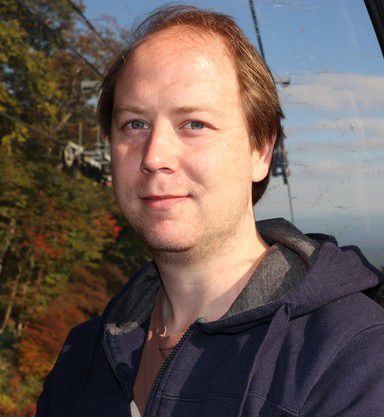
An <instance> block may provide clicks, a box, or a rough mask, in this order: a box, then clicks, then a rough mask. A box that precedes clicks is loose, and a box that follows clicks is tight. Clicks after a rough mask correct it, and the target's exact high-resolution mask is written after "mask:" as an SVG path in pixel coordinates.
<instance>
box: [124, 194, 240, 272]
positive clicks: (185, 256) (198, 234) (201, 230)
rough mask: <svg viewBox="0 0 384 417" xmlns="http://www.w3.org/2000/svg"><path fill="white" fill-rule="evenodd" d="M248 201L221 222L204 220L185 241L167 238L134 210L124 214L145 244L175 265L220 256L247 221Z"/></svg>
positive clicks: (161, 259)
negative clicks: (159, 233)
mask: <svg viewBox="0 0 384 417" xmlns="http://www.w3.org/2000/svg"><path fill="white" fill-rule="evenodd" d="M246 205H247V204H246V202H245V201H244V202H242V203H239V205H238V206H237V210H236V213H230V212H228V213H225V214H224V215H222V216H220V217H221V221H219V223H218V224H216V225H215V224H210V223H209V222H207V220H206V219H201V221H200V222H199V224H198V227H197V230H195V233H189V232H188V233H186V235H188V239H186V240H182V241H170V240H164V239H162V237H161V236H159V235H158V234H157V233H156V231H155V230H154V229H151V228H150V227H148V225H146V224H145V223H144V221H143V218H142V217H140V216H139V215H137V214H134V213H126V214H125V217H126V218H127V220H128V222H129V223H130V224H131V226H132V227H133V229H134V230H135V231H136V233H137V234H138V235H139V236H140V237H141V238H142V239H143V241H144V243H145V245H146V247H147V248H148V250H149V251H150V253H151V254H152V256H153V258H154V259H155V260H158V261H160V262H163V263H167V264H172V265H183V266H188V265H193V264H196V263H201V262H204V261H206V260H208V259H209V258H212V257H215V258H217V256H220V254H221V253H222V252H223V248H224V247H225V246H226V245H228V243H229V241H231V240H232V239H234V238H235V236H236V233H237V230H238V227H239V226H240V224H241V222H242V221H243V220H244V216H245V212H246Z"/></svg>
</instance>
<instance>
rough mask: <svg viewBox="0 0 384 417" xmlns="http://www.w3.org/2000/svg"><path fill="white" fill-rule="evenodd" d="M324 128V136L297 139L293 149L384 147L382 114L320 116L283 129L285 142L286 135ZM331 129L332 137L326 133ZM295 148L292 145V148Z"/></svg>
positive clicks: (317, 130)
mask: <svg viewBox="0 0 384 417" xmlns="http://www.w3.org/2000/svg"><path fill="white" fill-rule="evenodd" d="M323 131H325V132H326V133H325V135H324V140H322V139H317V140H316V141H315V140H306V141H305V142H302V141H301V142H300V144H299V145H298V146H297V148H296V150H311V151H314V150H329V151H331V150H349V151H352V152H354V151H358V150H366V151H367V150H371V149H373V148H375V149H378V150H380V149H381V150H383V151H384V116H383V118H375V117H346V118H334V119H323V120H319V121H318V122H315V123H313V124H311V125H306V126H294V127H288V128H287V129H286V134H287V138H288V141H287V146H288V148H289V138H290V137H295V136H296V137H297V136H298V134H303V133H305V134H306V135H307V136H308V137H310V136H311V135H309V133H311V134H313V133H316V136H318V133H321V132H323ZM328 131H334V132H335V133H334V138H333V139H332V135H330V133H328ZM293 150H295V149H293Z"/></svg>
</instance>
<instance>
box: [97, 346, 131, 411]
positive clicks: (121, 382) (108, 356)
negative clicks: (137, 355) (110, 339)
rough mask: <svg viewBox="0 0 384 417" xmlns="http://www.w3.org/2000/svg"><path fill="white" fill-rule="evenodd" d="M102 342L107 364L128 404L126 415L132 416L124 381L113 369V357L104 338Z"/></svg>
mask: <svg viewBox="0 0 384 417" xmlns="http://www.w3.org/2000/svg"><path fill="white" fill-rule="evenodd" d="M102 343H103V348H104V353H105V355H106V356H107V359H108V362H109V364H110V365H111V369H112V372H113V374H114V375H115V377H116V379H117V380H118V381H119V384H120V387H121V390H122V391H123V395H124V397H125V401H126V402H127V405H128V417H132V413H131V404H130V401H129V395H128V391H127V390H126V388H125V385H124V381H123V380H122V379H121V378H120V375H119V374H118V373H117V372H116V371H115V367H114V366H112V364H113V363H114V361H113V359H112V357H111V355H110V353H109V350H108V348H107V347H106V346H105V343H104V340H103V342H102Z"/></svg>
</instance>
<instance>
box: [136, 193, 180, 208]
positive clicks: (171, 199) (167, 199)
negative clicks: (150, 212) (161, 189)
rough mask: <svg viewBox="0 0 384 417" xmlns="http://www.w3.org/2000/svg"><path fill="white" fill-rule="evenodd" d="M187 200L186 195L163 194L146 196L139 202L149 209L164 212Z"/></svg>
mask: <svg viewBox="0 0 384 417" xmlns="http://www.w3.org/2000/svg"><path fill="white" fill-rule="evenodd" d="M187 198H188V196H187V195H171V194H164V195H148V196H145V197H141V200H142V201H143V203H144V204H145V206H147V207H150V208H152V209H160V210H166V209H169V208H170V207H172V206H174V205H176V204H178V203H180V202H182V201H184V200H186V199H187Z"/></svg>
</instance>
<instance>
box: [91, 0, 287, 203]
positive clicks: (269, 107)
mask: <svg viewBox="0 0 384 417" xmlns="http://www.w3.org/2000/svg"><path fill="white" fill-rule="evenodd" d="M174 26H185V27H189V28H192V29H198V30H199V31H200V32H202V33H204V32H205V33H208V34H211V35H216V36H219V37H220V38H221V40H222V41H223V42H224V45H225V47H226V48H227V51H228V55H229V57H230V58H231V60H232V63H233V65H234V68H235V71H236V74H237V80H238V83H239V90H240V97H241V104H242V107H243V112H244V116H245V119H246V121H247V124H248V132H249V138H250V145H251V148H252V149H257V150H260V149H262V148H263V147H264V146H265V145H266V144H267V143H272V142H273V140H274V138H275V136H277V138H278V140H279V139H282V137H283V130H282V126H281V120H282V119H283V118H284V115H283V112H282V109H281V106H280V102H279V98H278V95H277V90H276V86H275V83H274V80H273V77H272V74H271V72H270V71H269V69H268V67H267V66H266V64H265V63H264V61H263V60H262V58H261V57H260V55H259V54H258V52H257V51H256V49H255V48H254V47H253V46H252V44H251V43H250V42H249V40H248V39H247V38H246V36H245V35H244V33H243V32H242V31H241V29H240V28H239V27H238V26H237V24H236V23H235V21H234V20H233V18H232V17H230V16H227V15H224V14H221V13H216V12H212V11H208V10H202V9H199V8H197V7H194V6H185V5H169V6H162V7H160V8H158V9H156V10H155V11H153V12H152V13H151V14H150V15H149V16H147V17H146V18H145V19H144V20H143V21H142V22H141V23H140V24H139V25H137V26H136V27H135V28H134V29H133V30H132V31H131V32H130V35H129V39H128V42H127V44H126V45H125V46H124V47H123V49H122V50H121V51H119V53H117V54H116V55H115V56H114V57H113V58H112V59H111V60H110V62H109V66H108V69H107V72H106V75H105V76H104V78H103V79H102V81H101V83H100V90H101V91H100V98H99V103H98V106H97V118H98V121H99V124H100V127H101V130H102V131H103V133H104V134H105V135H106V136H108V137H110V135H111V123H112V110H113V93H114V88H115V84H116V79H117V77H118V75H119V73H120V71H121V70H122V68H123V66H124V64H125V62H126V61H127V60H128V59H129V57H130V55H131V54H132V52H133V51H134V50H135V49H136V48H137V47H138V46H139V45H140V44H141V43H142V42H143V41H144V40H146V39H147V38H148V37H150V36H152V35H155V34H156V33H158V32H160V31H162V30H165V29H167V28H170V27H174ZM269 177H270V170H269V172H268V175H267V176H266V178H264V179H263V180H262V181H260V182H257V183H253V185H252V203H253V204H256V202H257V201H258V200H259V199H260V198H261V196H262V195H263V194H264V192H265V190H266V188H267V185H268V182H269Z"/></svg>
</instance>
